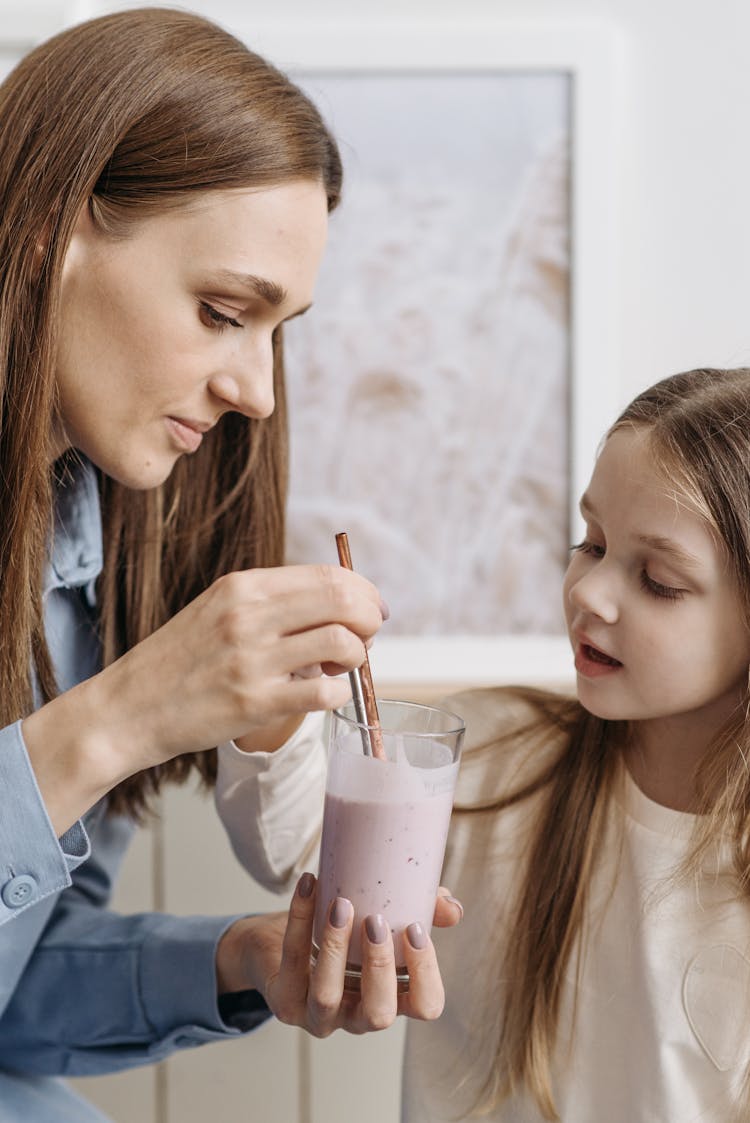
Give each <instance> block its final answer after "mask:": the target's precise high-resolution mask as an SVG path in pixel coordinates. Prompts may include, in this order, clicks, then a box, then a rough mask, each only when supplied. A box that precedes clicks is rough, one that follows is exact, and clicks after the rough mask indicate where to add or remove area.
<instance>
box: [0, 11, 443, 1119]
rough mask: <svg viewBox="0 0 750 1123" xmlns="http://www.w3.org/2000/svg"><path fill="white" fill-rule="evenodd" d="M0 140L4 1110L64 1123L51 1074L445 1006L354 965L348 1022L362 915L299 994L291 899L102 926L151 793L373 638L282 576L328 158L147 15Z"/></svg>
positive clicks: (6, 101)
mask: <svg viewBox="0 0 750 1123" xmlns="http://www.w3.org/2000/svg"><path fill="white" fill-rule="evenodd" d="M0 120H2V130H1V131H0V216H1V217H0V630H1V632H2V637H3V638H2V644H1V645H0V719H1V720H0V925H1V926H0V1103H1V1104H2V1108H3V1119H16V1118H19V1119H22V1118H23V1119H26V1118H33V1119H34V1121H35V1123H46V1121H48V1120H49V1121H53V1120H54V1121H55V1123H58V1121H59V1120H60V1119H63V1118H65V1119H67V1118H72V1119H87V1118H91V1117H92V1116H93V1112H89V1111H88V1110H87V1109H86V1108H85V1107H84V1105H83V1104H82V1103H81V1102H80V1101H77V1100H74V1099H73V1097H72V1096H71V1095H70V1094H69V1093H67V1092H66V1091H65V1089H64V1088H63V1087H62V1085H60V1084H58V1083H57V1082H56V1081H54V1082H50V1081H48V1080H46V1079H45V1077H46V1076H47V1075H51V1076H55V1075H57V1074H59V1073H67V1074H73V1073H93V1072H101V1071H108V1070H109V1071H111V1070H113V1069H118V1068H123V1067H125V1066H127V1065H132V1064H141V1063H144V1062H145V1061H147V1060H158V1059H160V1058H161V1057H163V1056H165V1055H167V1053H169V1052H170V1051H171V1050H173V1049H175V1048H177V1047H182V1046H184V1045H187V1044H198V1043H200V1042H202V1041H207V1040H213V1039H216V1038H221V1037H229V1036H233V1035H236V1034H237V1033H238V1032H239V1031H240V1030H241V1029H245V1028H250V1027H252V1026H253V1025H256V1024H257V1023H258V1022H259V1021H261V1020H263V1019H264V1018H265V1017H267V1016H268V1012H269V1007H270V1009H272V1010H273V1011H275V1012H277V1013H278V1014H279V1016H280V1017H282V1018H283V1019H284V1020H286V1021H289V1022H293V1023H295V1024H299V1025H302V1026H304V1027H306V1028H307V1029H309V1030H311V1031H312V1032H314V1033H316V1034H319V1035H325V1034H327V1033H330V1032H331V1031H332V1030H333V1029H335V1028H336V1027H337V1026H344V1027H345V1028H347V1029H350V1030H354V1031H357V1032H362V1031H363V1030H366V1029H370V1028H373V1027H375V1026H380V1025H383V1024H387V1023H388V1021H390V1020H392V1018H393V1017H394V1016H395V1014H396V1012H397V1010H401V1011H402V1012H406V1013H412V1014H415V1015H417V1016H432V1012H433V1011H434V1010H435V1009H436V1006H437V1005H439V996H440V995H441V993H442V990H441V984H440V979H439V974H438V971H437V966H436V962H435V958H434V953H433V950H432V948H431V947H428V948H426V949H415V950H414V955H415V957H416V958H415V962H417V961H419V962H421V963H423V965H424V972H423V978H424V986H423V987H420V988H418V989H417V991H416V992H415V993H414V994H413V995H412V996H411V997H410V998H409V999H407V1001H406V1002H404V1000H399V1002H398V1005H397V998H396V991H395V981H394V979H393V971H392V967H393V964H392V962H385V960H387V958H388V956H387V954H386V955H384V954H383V949H376V948H374V947H373V948H372V949H371V950H372V957H371V958H372V960H373V962H372V964H371V968H372V969H371V970H370V972H369V976H368V981H367V985H366V986H365V987H363V993H362V999H361V1002H360V1003H359V1004H354V1003H352V1002H350V1001H342V990H343V971H344V962H345V948H346V941H347V937H348V932H349V928H350V925H351V906H348V907H347V905H348V903H347V902H345V901H342V902H338V903H337V909H336V910H335V914H334V915H333V916H332V921H331V924H330V925H329V926H328V931H327V934H326V937H325V939H326V941H327V951H328V952H329V954H327V955H325V956H324V957H322V960H321V967H320V968H319V969H316V971H315V972H314V973H312V975H311V974H310V972H309V968H308V962H309V947H310V927H311V917H312V908H313V900H312V897H311V888H312V886H311V883H310V880H309V879H303V880H302V882H301V884H300V887H299V890H298V892H297V894H296V896H295V899H294V902H293V906H292V910H291V914H290V918H289V923H288V926H287V923H286V918H284V917H278V916H274V917H253V918H241V919H237V918H232V917H217V918H205V917H203V918H202V917H198V918H173V917H163V916H156V915H142V916H137V917H120V916H116V915H114V914H112V913H109V912H107V911H106V907H105V906H106V901H107V897H108V894H109V888H110V884H111V880H112V878H113V876H114V873H115V870H116V867H117V864H118V862H119V860H120V857H121V855H122V851H123V849H124V847H125V846H126V844H127V841H128V839H129V837H130V834H131V832H132V824H133V820H134V819H136V818H137V817H138V816H139V815H140V814H142V813H143V811H144V809H145V808H146V807H147V805H148V802H149V799H150V798H151V797H152V796H153V795H155V794H156V793H157V792H158V791H159V789H160V787H161V785H162V784H163V783H165V782H167V781H172V780H176V781H181V780H183V779H184V778H185V777H186V776H187V775H188V774H189V773H190V772H191V771H192V770H194V769H195V770H197V771H198V772H199V773H200V775H201V776H202V777H203V778H204V779H205V780H206V781H207V782H208V783H212V782H213V781H214V779H215V777H216V775H217V769H218V772H219V774H221V772H222V768H223V767H224V765H223V764H222V761H224V760H226V759H232V761H233V762H234V767H235V768H236V767H237V760H236V758H238V757H240V758H241V759H242V760H243V761H247V762H248V764H247V767H248V771H251V770H252V765H251V764H250V763H249V762H251V761H252V757H251V756H249V755H246V756H245V757H242V752H245V753H246V754H250V753H251V751H252V750H259V749H261V750H265V749H269V750H270V749H275V748H277V747H278V746H280V745H281V744H282V742H284V741H285V740H286V739H287V738H289V737H290V735H292V736H293V740H294V742H295V743H296V744H297V746H298V747H299V748H301V751H302V752H303V754H304V753H305V752H306V749H307V748H308V747H309V743H310V735H308V733H306V732H305V729H306V727H305V726H303V727H302V729H300V730H298V729H297V727H298V726H299V724H300V721H301V719H302V717H303V716H304V715H305V713H307V712H308V711H314V710H320V709H324V708H327V707H329V706H331V705H335V704H338V703H340V702H341V701H343V699H344V698H345V697H346V696H347V694H348V687H347V684H346V681H345V680H339V679H337V678H335V677H330V675H336V674H338V673H339V672H340V671H342V670H345V669H350V668H352V667H355V666H357V665H359V664H360V663H361V662H362V659H363V657H364V650H365V647H364V645H365V644H366V643H367V642H369V640H370V639H371V637H372V636H373V635H374V634H375V632H376V631H377V630H378V628H379V627H380V624H381V623H382V620H383V614H384V611H385V609H384V606H383V605H382V602H381V601H380V598H379V595H378V592H377V590H376V589H375V588H374V587H373V586H372V585H370V584H369V582H367V581H365V580H364V579H362V578H361V577H357V576H356V575H354V574H350V573H347V572H345V571H343V570H341V569H340V568H339V567H317V566H308V567H297V568H289V569H284V568H280V565H281V561H282V558H283V541H284V533H283V531H284V519H283V507H284V494H285V485H286V444H285V416H284V390H283V377H282V374H283V372H282V331H283V327H282V325H283V323H284V322H285V321H286V320H288V319H290V318H291V317H293V316H296V315H299V314H301V313H302V312H304V311H305V309H306V308H307V307H308V306H309V304H310V303H311V300H312V294H313V286H314V281H315V276H316V273H317V268H318V264H319V260H320V256H321V254H322V251H323V245H324V241H325V235H326V227H327V215H328V212H329V211H330V210H332V209H333V208H334V207H335V206H336V204H337V202H338V199H339V193H340V181H341V165H340V161H339V156H338V152H337V149H336V145H335V143H334V141H333V139H332V137H331V136H330V134H329V133H328V131H327V129H326V128H325V126H324V124H323V122H322V121H321V119H320V116H319V115H318V113H317V111H316V110H315V108H314V107H313V106H312V104H311V103H310V102H309V101H308V99H307V98H306V97H305V96H304V95H303V94H302V93H301V92H300V91H299V90H298V89H297V88H296V87H294V86H293V85H292V84H291V83H290V82H289V81H288V80H287V79H286V78H285V77H284V76H283V75H282V74H280V73H279V72H278V71H276V70H275V69H274V68H273V67H271V66H270V65H269V64H267V63H266V62H264V61H263V60H262V59H260V58H259V57H258V56H256V55H254V54H253V53H251V52H250V51H248V50H247V49H246V48H245V47H244V46H243V45H242V44H241V43H240V42H238V41H237V40H235V39H234V38H232V37H231V36H229V35H227V34H226V33H224V32H223V31H221V30H220V29H219V28H217V27H215V26H214V25H212V24H210V23H207V22H206V21H204V20H202V19H199V18H197V17H195V16H192V15H189V14H186V13H181V12H177V11H168V10H160V9H144V10H135V11H130V12H120V13H119V14H115V15H111V16H107V17H104V18H101V19H98V20H93V21H91V22H89V23H86V24H83V25H81V26H78V27H74V28H72V29H70V30H68V31H66V32H64V33H63V34H61V35H59V36H57V37H55V38H54V39H52V40H50V41H49V42H48V43H46V44H43V45H42V46H41V47H39V48H38V49H37V50H35V51H34V52H32V53H31V54H30V55H29V56H28V57H27V58H26V59H25V60H23V61H22V62H21V64H20V65H19V66H18V67H17V68H16V70H15V71H14V72H13V73H12V74H11V75H10V77H9V78H8V79H7V81H6V82H5V83H4V84H3V86H2V87H0ZM323 672H325V674H324V673H323ZM233 738H234V741H235V743H234V744H231V743H230V742H231V741H232V739H233ZM217 744H220V745H222V747H221V748H220V750H219V761H218V764H217V754H216V751H215V749H214V748H213V746H215V745H217ZM283 757H284V751H283V750H282V756H281V758H280V760H281V761H282V764H283ZM259 767H262V766H259ZM107 793H109V794H107ZM285 929H286V936H285ZM282 940H285V942H284V945H283V951H282ZM376 953H377V955H376ZM386 953H387V949H386ZM376 958H377V963H376V962H375V959H376ZM391 958H392V957H391ZM186 978H189V979H190V980H191V985H190V987H189V988H188V989H187V990H186V988H185V986H184V980H185V979H186ZM219 996H221V998H220V997H219ZM66 1112H67V1114H66Z"/></svg>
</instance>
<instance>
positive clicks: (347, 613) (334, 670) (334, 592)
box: [23, 565, 383, 833]
mask: <svg viewBox="0 0 750 1123" xmlns="http://www.w3.org/2000/svg"><path fill="white" fill-rule="evenodd" d="M381 604H382V602H381V600H380V596H379V594H378V591H377V589H376V588H375V586H374V585H372V584H371V583H370V582H369V581H367V580H366V579H365V578H364V577H362V576H361V575H360V574H357V573H352V572H350V571H349V570H346V569H343V568H342V567H340V566H336V565H331V566H284V567H280V568H277V569H257V570H246V571H243V572H239V573H231V574H228V575H227V576H226V577H221V578H220V579H219V580H218V581H215V582H214V584H213V585H211V586H210V587H209V588H208V589H206V590H205V592H203V593H202V594H201V595H200V596H198V597H196V599H195V600H194V601H192V602H191V603H190V604H189V605H187V606H186V607H185V608H184V609H183V610H182V611H181V612H179V613H177V615H176V616H174V617H173V618H172V619H171V620H169V621H168V622H167V623H166V624H165V625H163V627H161V628H159V629H158V630H157V631H156V632H154V633H153V634H152V635H151V636H149V637H148V638H147V639H145V640H143V642H142V643H139V644H137V645H136V646H135V647H134V648H132V649H131V650H130V651H129V652H127V653H126V654H125V655H124V656H123V657H122V658H121V659H118V660H117V661H116V662H115V663H113V664H112V665H111V666H109V667H107V668H106V669H105V670H103V671H101V672H100V673H99V674H97V675H94V676H93V677H92V678H90V679H88V680H87V681H86V682H83V683H81V684H80V685H78V686H76V687H74V688H73V689H72V690H69V691H66V692H65V693H64V694H61V695H60V696H59V697H58V698H55V699H54V700H53V701H52V702H50V703H48V704H47V705H46V706H43V707H42V708H41V709H39V710H37V711H36V713H34V714H31V715H30V716H29V717H28V718H27V719H25V720H24V723H23V733H24V738H25V740H26V745H27V748H28V750H29V754H30V756H31V758H32V763H33V765H34V770H35V772H36V775H37V780H38V782H39V785H40V788H41V789H42V794H43V796H44V799H45V802H46V804H47V808H48V811H49V812H50V817H51V819H52V822H53V824H54V826H55V828H56V830H57V831H58V833H62V831H64V830H66V829H67V827H69V826H70V824H71V823H73V822H74V821H75V820H76V819H77V818H78V817H79V815H80V814H81V813H82V812H83V811H84V810H85V809H86V808H87V807H89V806H91V804H92V803H93V802H95V800H96V799H98V798H100V796H101V795H103V794H104V793H105V792H106V791H107V790H109V788H111V787H113V786H114V785H115V784H117V783H118V782H119V781H120V780H122V779H124V778H125V777H126V776H129V775H132V774H133V773H135V772H138V771H140V770H141V769H144V768H149V767H151V766H152V765H155V764H160V763H162V762H164V761H166V760H169V759H170V758H171V757H174V756H177V755H179V754H180V753H186V752H197V751H200V750H202V749H207V748H210V747H212V746H213V745H216V744H219V743H221V742H223V741H229V740H233V739H236V738H238V737H240V738H241V737H244V736H246V735H250V737H252V733H253V731H254V730H257V731H259V733H260V731H262V730H263V729H264V727H269V726H276V727H277V728H280V729H285V728H286V729H291V728H293V725H294V722H295V721H296V720H297V719H299V718H300V717H302V716H303V715H304V714H305V713H307V712H308V711H311V710H325V709H332V708H335V707H336V706H339V705H342V704H343V703H344V702H345V701H346V700H347V698H348V697H349V693H350V691H349V683H348V680H347V679H345V678H335V677H331V676H333V675H338V674H340V673H341V672H342V671H344V670H351V669H352V668H354V667H358V666H360V665H361V663H362V662H363V660H364V656H365V650H366V644H367V642H369V640H370V639H371V637H372V636H373V635H374V634H375V633H376V632H377V630H378V628H379V627H380V625H381V624H382V622H383V613H382V612H381Z"/></svg>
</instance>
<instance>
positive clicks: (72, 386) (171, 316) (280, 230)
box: [54, 180, 328, 488]
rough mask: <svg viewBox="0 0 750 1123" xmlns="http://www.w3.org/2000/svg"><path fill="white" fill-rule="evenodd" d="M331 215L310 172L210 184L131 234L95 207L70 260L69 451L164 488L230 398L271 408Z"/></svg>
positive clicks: (117, 474)
mask: <svg viewBox="0 0 750 1123" xmlns="http://www.w3.org/2000/svg"><path fill="white" fill-rule="evenodd" d="M327 227H328V214H327V204H326V196H325V191H324V189H323V187H322V186H321V185H320V184H317V183H314V182H312V181H307V180H304V181H303V180H300V181H295V182H291V183H286V184H283V185H281V186H277V187H271V188H265V189H260V190H249V189H241V190H225V191H214V192H206V193H203V194H201V195H200V196H199V197H198V199H197V200H196V202H195V203H191V204H189V205H188V206H182V207H180V208H179V209H176V210H172V211H166V212H164V213H161V214H158V215H155V216H153V217H149V218H146V219H144V220H142V221H140V222H139V223H137V224H136V225H134V228H133V230H132V232H131V233H130V234H129V235H128V236H127V237H126V238H124V239H119V240H118V239H113V238H109V237H107V236H106V235H104V234H102V233H101V232H100V230H99V229H98V228H97V227H96V226H95V225H94V224H93V222H92V220H91V217H90V214H89V210H88V207H85V208H84V209H83V211H82V212H81V215H80V216H79V220H78V223H77V226H76V229H75V233H74V236H73V239H72V241H71V244H70V247H69V249H68V253H67V255H66V258H65V264H64V269H63V281H62V295H61V306H60V335H59V344H58V353H57V369H56V374H57V387H58V393H59V403H60V411H59V412H60V416H59V423H58V429H57V432H56V434H55V437H56V441H55V449H54V452H55V455H56V456H57V455H59V454H60V453H61V452H62V451H64V450H65V449H66V448H68V447H70V446H73V447H75V448H77V449H80V451H81V452H83V453H85V454H86V456H88V457H89V459H90V460H92V461H93V463H94V464H96V465H97V466H98V467H99V468H100V469H101V470H102V471H103V472H105V473H106V474H107V475H109V476H111V477H113V478H114V479H116V480H118V481H119V482H120V483H122V484H124V485H125V486H127V487H132V488H149V487H155V486H156V485H158V484H160V483H162V482H163V481H164V480H165V479H166V478H167V476H169V474H170V472H171V471H172V468H173V467H174V464H175V462H176V460H177V458H178V457H179V456H181V455H183V454H185V453H191V452H195V450H196V449H197V448H198V447H199V445H200V443H201V439H202V434H203V433H204V432H206V431H207V430H208V429H210V428H211V427H212V426H213V425H215V424H216V422H217V421H218V419H219V418H220V417H221V416H222V414H224V413H226V412H227V411H228V410H235V411H237V412H239V413H243V414H245V415H246V416H247V417H256V418H261V417H268V415H269V414H270V413H271V412H272V411H273V407H274V397H273V352H272V334H273V332H274V329H275V328H276V327H277V326H278V325H279V324H280V323H283V321H284V320H287V319H289V318H291V317H292V316H295V315H298V314H299V313H300V312H302V311H304V310H305V309H306V308H307V307H308V306H309V304H310V303H311V301H312V295H313V287H314V283H315V278H316V275H317V272H318V267H319V264H320V259H321V256H322V253H323V248H324V245H325V240H326V233H327Z"/></svg>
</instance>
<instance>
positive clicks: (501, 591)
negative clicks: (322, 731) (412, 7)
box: [287, 72, 571, 635]
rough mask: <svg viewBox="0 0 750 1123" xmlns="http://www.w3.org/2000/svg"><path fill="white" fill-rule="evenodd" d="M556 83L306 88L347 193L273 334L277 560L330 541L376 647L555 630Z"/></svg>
mask: <svg viewBox="0 0 750 1123" xmlns="http://www.w3.org/2000/svg"><path fill="white" fill-rule="evenodd" d="M570 82H571V79H570V76H569V75H567V74H565V73H541V74H539V73H522V72H518V73H514V74H507V73H472V72H462V73H451V74H439V73H438V74H434V73H429V74H403V73H391V74H384V73H380V74H343V75H328V76H326V77H325V78H322V77H319V76H316V77H314V78H313V79H312V80H311V81H309V82H308V83H307V85H308V87H309V88H310V90H311V92H312V93H313V95H314V96H315V99H316V101H317V102H318V103H319V104H320V105H321V106H322V108H323V109H324V111H325V112H326V114H327V116H328V118H329V119H330V120H331V122H332V124H333V128H334V131H335V133H336V135H337V137H338V139H339V140H340V143H341V147H342V153H343V157H344V164H345V180H344V203H343V206H342V207H341V210H340V212H338V213H336V214H335V215H334V216H333V218H332V221H331V234H330V241H329V246H328V249H327V253H326V258H325V260H324V264H323V269H322V273H321V277H320V281H319V284H318V288H317V292H316V307H315V310H314V312H313V313H312V314H311V315H310V316H309V317H307V318H305V320H303V321H299V322H298V323H295V324H294V325H293V326H291V325H290V329H289V331H288V335H287V338H288V350H287V353H288V363H287V367H288V381H289V396H290V412H291V445H292V479H291V497H290V511H289V560H290V561H302V560H305V559H310V558H321V557H326V556H327V555H328V554H331V555H332V551H333V538H332V530H333V529H346V530H347V531H348V533H349V538H350V543H351V547H352V551H353V553H354V556H355V564H357V566H358V568H361V569H363V570H364V571H366V572H367V573H368V575H369V576H371V577H372V578H373V579H374V580H375V581H376V582H377V583H378V585H379V587H380V588H381V590H382V592H383V595H384V596H385V598H386V599H387V601H388V603H389V605H390V607H391V610H392V620H391V623H390V624H389V632H390V633H391V634H394V635H404V634H406V635H455V634H457V633H458V634H467V635H498V634H529V633H531V634H539V633H548V634H555V633H559V632H560V631H561V629H562V619H561V611H560V594H559V585H560V578H561V575H562V572H563V568H564V565H565V559H566V550H567V546H568V537H569V532H568V490H569V481H568V462H569V456H568V439H569V429H570V424H569V410H568V403H569V398H570V393H569V387H570V372H569V343H570V327H569V306H570V299H569V291H570V285H569V280H570V258H569V250H570V206H569V198H570V194H569V179H570V159H569V152H570V127H571V124H570V121H571V113H570V109H571V95H570Z"/></svg>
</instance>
